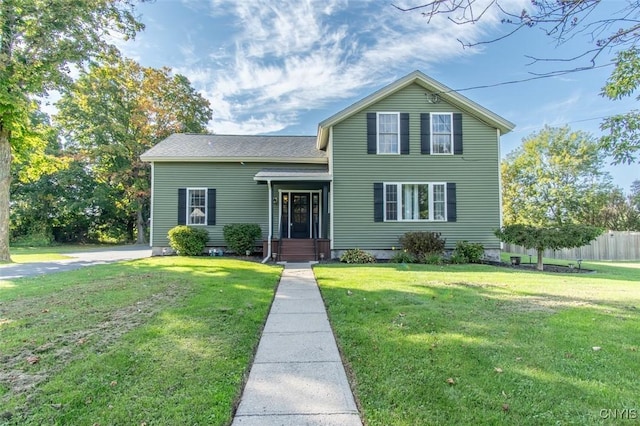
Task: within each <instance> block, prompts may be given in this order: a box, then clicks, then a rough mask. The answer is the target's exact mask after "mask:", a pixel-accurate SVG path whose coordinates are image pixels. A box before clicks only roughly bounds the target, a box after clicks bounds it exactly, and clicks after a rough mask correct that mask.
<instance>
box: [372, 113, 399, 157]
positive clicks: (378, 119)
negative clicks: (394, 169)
mask: <svg viewBox="0 0 640 426" xmlns="http://www.w3.org/2000/svg"><path fill="white" fill-rule="evenodd" d="M381 115H395V116H396V117H397V118H398V120H397V121H398V127H397V129H398V131H397V137H398V149H397V152H380V116H381ZM400 133H401V132H400V113H399V112H396V111H379V112H376V154H377V155H400V145H401V144H402V142H401V141H400V137H401V135H400Z"/></svg>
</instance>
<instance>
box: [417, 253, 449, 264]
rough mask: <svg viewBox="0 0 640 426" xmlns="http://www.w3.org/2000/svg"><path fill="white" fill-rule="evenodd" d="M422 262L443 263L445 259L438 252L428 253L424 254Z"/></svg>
mask: <svg viewBox="0 0 640 426" xmlns="http://www.w3.org/2000/svg"><path fill="white" fill-rule="evenodd" d="M421 259H422V263H426V264H427V265H442V264H443V263H444V260H443V259H442V255H441V254H438V253H427V254H425V255H424V256H422V258H421Z"/></svg>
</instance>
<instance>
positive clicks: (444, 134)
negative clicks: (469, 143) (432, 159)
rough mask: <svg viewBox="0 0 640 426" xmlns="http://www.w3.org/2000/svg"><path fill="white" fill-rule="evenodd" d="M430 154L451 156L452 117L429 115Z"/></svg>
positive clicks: (449, 114) (439, 114)
mask: <svg viewBox="0 0 640 426" xmlns="http://www.w3.org/2000/svg"><path fill="white" fill-rule="evenodd" d="M431 153H432V154H453V115H452V114H451V113H444V114H442V113H432V114H431Z"/></svg>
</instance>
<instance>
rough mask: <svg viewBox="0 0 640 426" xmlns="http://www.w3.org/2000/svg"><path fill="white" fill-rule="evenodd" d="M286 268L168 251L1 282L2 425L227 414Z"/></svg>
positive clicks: (187, 420)
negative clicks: (167, 254)
mask: <svg viewBox="0 0 640 426" xmlns="http://www.w3.org/2000/svg"><path fill="white" fill-rule="evenodd" d="M279 274H280V268H279V267H273V266H266V265H261V264H257V263H251V262H242V261H237V260H232V259H211V258H180V257H160V258H151V259H144V260H139V261H133V262H126V263H118V264H112V265H101V266H95V267H87V268H83V269H81V270H78V271H73V272H65V273H56V274H51V275H48V276H41V277H38V278H30V279H26V278H23V279H19V280H14V281H0V336H1V338H2V345H0V359H1V360H2V362H1V363H0V407H2V408H1V409H0V424H8V425H14V424H16V425H17V424H20V425H25V424H26V425H40V424H47V425H58V424H59V425H66V424H89V425H90V424H102V425H107V424H112V425H116V424H138V425H140V424H148V425H152V424H192V425H194V424H201V425H224V424H228V423H229V422H230V420H231V415H232V412H233V407H234V404H235V403H237V399H238V398H239V396H240V392H241V388H242V384H243V381H244V379H245V375H246V374H247V372H248V368H249V366H250V362H251V357H252V355H253V353H254V350H255V347H256V345H257V342H258V340H259V337H260V331H261V327H262V325H263V324H264V321H265V318H266V315H267V312H268V308H269V306H270V303H271V300H272V298H273V291H274V288H275V285H276V283H277V281H278V278H279ZM31 357H37V362H35V363H33V364H31V363H30V362H29V360H31V361H34V360H35V359H36V358H31Z"/></svg>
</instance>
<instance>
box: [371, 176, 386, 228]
mask: <svg viewBox="0 0 640 426" xmlns="http://www.w3.org/2000/svg"><path fill="white" fill-rule="evenodd" d="M383 197H384V192H383V190H382V183H380V182H375V183H374V184H373V221H374V222H384V199H383Z"/></svg>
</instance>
